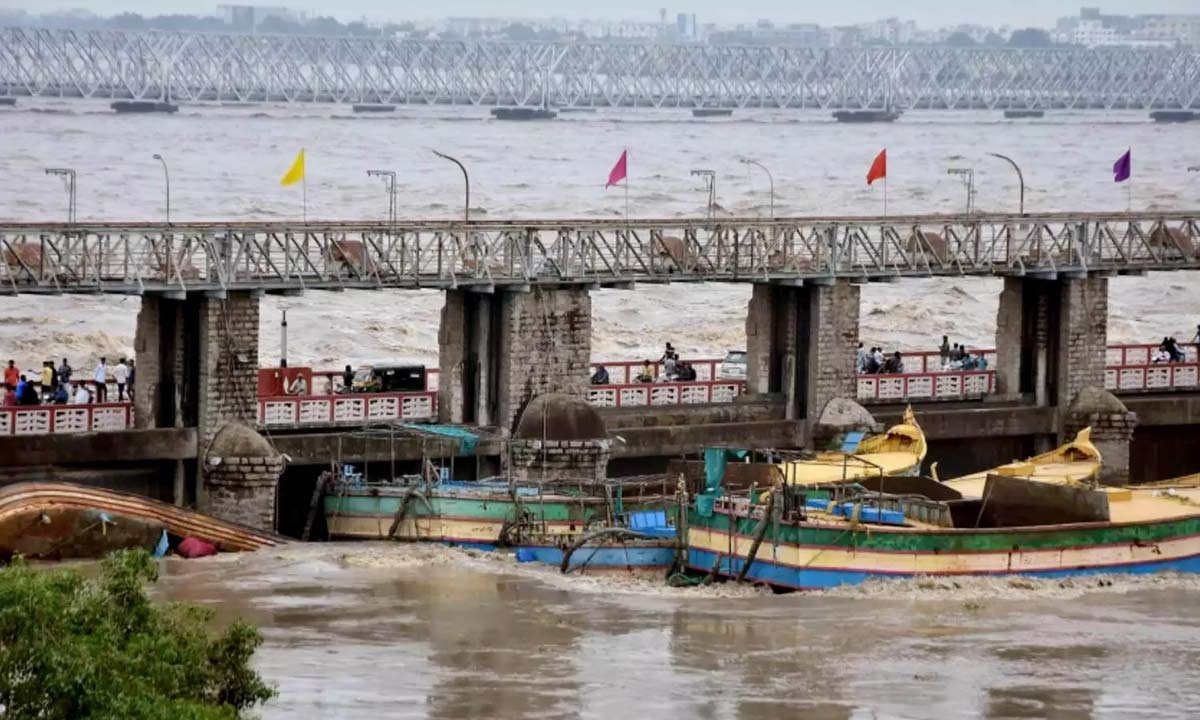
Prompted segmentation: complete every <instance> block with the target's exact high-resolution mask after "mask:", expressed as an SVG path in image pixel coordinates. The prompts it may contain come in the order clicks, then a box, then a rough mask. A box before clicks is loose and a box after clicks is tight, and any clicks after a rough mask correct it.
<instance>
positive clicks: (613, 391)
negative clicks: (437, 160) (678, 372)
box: [588, 380, 746, 408]
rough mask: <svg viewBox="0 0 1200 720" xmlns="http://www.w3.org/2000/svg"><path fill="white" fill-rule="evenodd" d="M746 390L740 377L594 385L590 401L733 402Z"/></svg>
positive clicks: (604, 404)
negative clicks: (738, 378) (733, 378)
mask: <svg viewBox="0 0 1200 720" xmlns="http://www.w3.org/2000/svg"><path fill="white" fill-rule="evenodd" d="M745 391H746V383H745V382H743V381H741V380H705V381H696V382H653V383H633V384H628V383H622V384H619V385H592V386H591V387H589V388H588V402H589V403H591V404H592V405H593V406H595V407H617V408H620V407H655V406H663V405H704V404H707V403H730V402H733V400H734V398H736V397H737V396H738V395H741V394H742V393H743V392H745Z"/></svg>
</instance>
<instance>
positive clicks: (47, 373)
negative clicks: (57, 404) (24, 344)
mask: <svg viewBox="0 0 1200 720" xmlns="http://www.w3.org/2000/svg"><path fill="white" fill-rule="evenodd" d="M41 384H42V400H45V401H48V400H49V399H50V398H52V397H54V361H49V362H43V363H42V377H41Z"/></svg>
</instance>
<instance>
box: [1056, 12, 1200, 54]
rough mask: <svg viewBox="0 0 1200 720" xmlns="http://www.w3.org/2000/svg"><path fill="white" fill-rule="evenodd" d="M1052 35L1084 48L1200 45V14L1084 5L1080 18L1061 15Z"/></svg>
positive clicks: (1060, 40) (1063, 41)
mask: <svg viewBox="0 0 1200 720" xmlns="http://www.w3.org/2000/svg"><path fill="white" fill-rule="evenodd" d="M1052 37H1053V38H1054V40H1055V41H1056V42H1060V43H1065V44H1069V45H1080V46H1083V47H1106V46H1126V47H1175V46H1180V45H1185V46H1191V47H1200V14H1191V15H1148V14H1147V15H1106V14H1104V13H1102V12H1100V9H1099V8H1095V7H1084V8H1080V10H1079V16H1078V17H1065V18H1059V19H1058V22H1057V23H1056V24H1055V28H1054V32H1053V33H1052Z"/></svg>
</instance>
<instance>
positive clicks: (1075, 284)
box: [1056, 275, 1108, 407]
mask: <svg viewBox="0 0 1200 720" xmlns="http://www.w3.org/2000/svg"><path fill="white" fill-rule="evenodd" d="M1059 284H1060V291H1059V292H1060V296H1059V297H1060V299H1059V307H1060V316H1059V326H1058V331H1059V336H1058V351H1059V359H1058V363H1057V369H1058V382H1057V383H1056V384H1057V388H1058V400H1057V405H1058V406H1059V407H1067V406H1068V405H1069V404H1070V403H1071V402H1072V401H1073V400H1074V399H1075V396H1077V395H1078V394H1079V391H1080V390H1083V389H1084V388H1088V387H1090V388H1100V389H1103V388H1104V366H1105V354H1106V349H1107V347H1108V278H1105V277H1100V276H1098V275H1089V276H1088V277H1087V278H1085V279H1067V280H1062V281H1060V283H1059Z"/></svg>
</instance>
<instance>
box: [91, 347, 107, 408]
mask: <svg viewBox="0 0 1200 720" xmlns="http://www.w3.org/2000/svg"><path fill="white" fill-rule="evenodd" d="M92 379H93V380H95V381H96V402H98V403H102V402H107V401H108V363H107V358H100V364H98V365H97V366H96V372H95V373H93V374H92Z"/></svg>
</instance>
